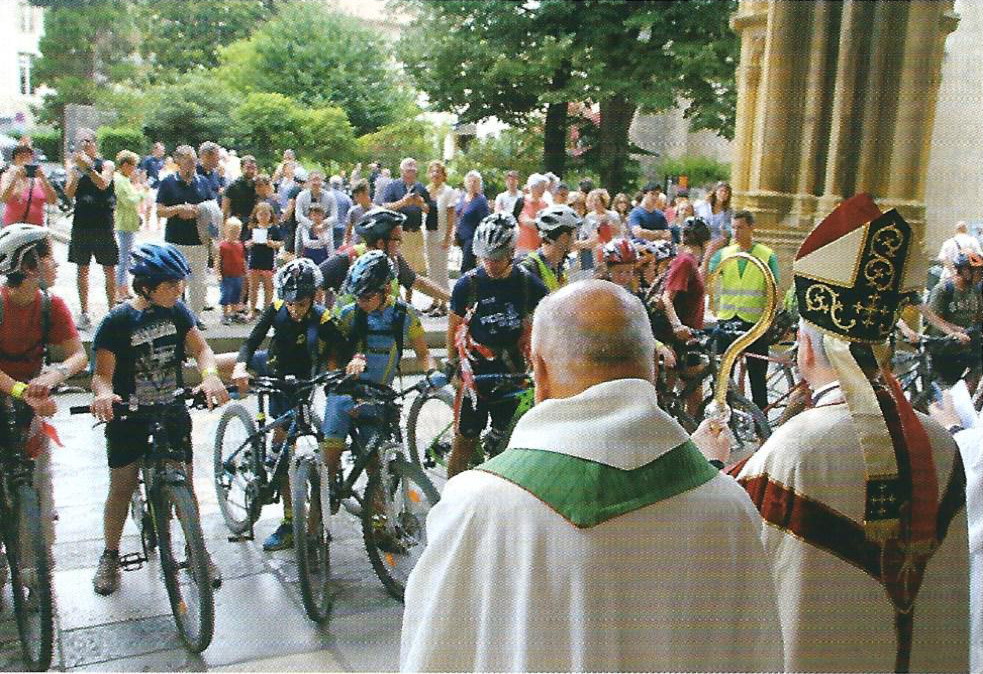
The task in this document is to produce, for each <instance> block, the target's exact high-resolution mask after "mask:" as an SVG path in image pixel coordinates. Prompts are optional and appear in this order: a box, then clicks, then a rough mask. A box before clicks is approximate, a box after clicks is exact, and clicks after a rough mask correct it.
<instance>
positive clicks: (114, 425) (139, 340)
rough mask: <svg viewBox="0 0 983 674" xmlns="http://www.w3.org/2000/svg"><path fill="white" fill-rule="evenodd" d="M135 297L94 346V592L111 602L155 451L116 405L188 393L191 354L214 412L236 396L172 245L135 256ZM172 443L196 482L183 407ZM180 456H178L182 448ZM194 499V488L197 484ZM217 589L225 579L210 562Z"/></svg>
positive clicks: (139, 425)
mask: <svg viewBox="0 0 983 674" xmlns="http://www.w3.org/2000/svg"><path fill="white" fill-rule="evenodd" d="M132 258H133V264H132V265H131V266H130V274H132V275H133V292H134V293H135V295H136V297H134V298H133V299H132V300H130V301H129V302H125V303H123V304H120V305H119V306H117V307H116V308H115V309H113V310H112V311H111V312H109V314H108V315H107V316H106V317H105V318H104V319H103V321H102V323H101V324H100V325H99V329H98V330H96V335H95V338H94V339H93V341H92V350H93V351H94V352H95V354H96V367H95V373H94V374H93V375H92V394H93V400H92V414H93V415H94V416H95V417H96V418H97V419H99V420H100V421H105V422H107V423H106V449H107V451H108V455H109V468H110V471H109V495H108V497H107V499H106V508H105V514H104V523H105V531H104V535H105V542H106V549H105V551H104V552H103V553H102V557H101V558H100V559H99V566H98V568H97V569H96V575H95V578H93V580H92V584H93V587H94V588H95V591H96V593H98V594H103V595H105V594H112V593H113V592H115V591H116V589H117V588H118V587H119V580H120V573H119V541H120V536H121V534H122V533H123V524H124V523H125V522H126V513H127V511H128V510H129V507H130V497H131V496H132V495H133V491H134V490H135V489H136V488H137V485H138V480H139V473H140V459H141V458H142V457H143V455H144V454H145V453H146V452H147V451H148V450H149V449H150V441H149V440H150V428H149V422H147V421H141V420H132V419H127V420H125V421H122V420H119V419H114V418H113V416H114V415H113V404H114V403H121V402H123V401H124V400H127V401H129V400H131V399H132V398H133V397H135V398H136V401H137V402H138V404H154V403H164V402H170V401H172V400H173V399H174V392H175V391H176V390H177V389H179V388H181V387H182V386H184V379H183V375H182V372H181V369H182V366H183V364H184V356H185V354H186V353H188V354H190V355H191V356H193V357H194V359H195V361H196V362H197V363H198V368H199V369H200V370H201V376H202V382H201V390H202V391H203V392H204V394H205V399H206V400H207V401H208V405H209V407H211V406H212V405H213V404H215V403H219V404H222V403H225V402H227V401H228V399H229V395H228V393H227V392H226V390H225V386H224V385H223V384H222V381H221V380H220V379H219V378H218V370H217V369H216V368H215V355H214V354H213V353H212V349H211V347H209V346H208V343H207V342H206V341H205V338H204V336H203V335H202V334H201V331H200V330H199V329H198V328H197V319H196V318H195V316H194V314H193V313H191V311H190V310H189V309H188V308H187V307H186V306H185V305H184V303H183V302H182V301H181V294H182V293H183V292H184V283H185V279H187V278H188V276H190V275H191V267H190V266H189V265H188V260H187V259H186V258H185V257H184V254H182V253H181V252H180V251H179V250H178V249H177V248H175V247H174V246H172V245H170V244H167V243H165V244H153V243H145V244H143V245H142V246H140V247H139V248H138V249H137V250H135V251H134V252H133V253H132ZM167 426H168V429H167V430H168V435H169V436H170V438H172V439H173V440H176V441H177V442H179V443H180V447H181V449H182V450H183V451H184V464H185V465H184V470H185V472H186V473H187V474H188V477H191V450H192V445H191V415H190V414H188V411H187V409H184V408H182V407H177V408H176V410H175V414H174V415H172V416H171V417H170V418H169V419H168V421H167ZM175 449H176V448H175ZM190 484H191V485H192V493H194V491H193V490H194V482H193V481H191V482H190ZM208 571H209V576H210V577H211V580H212V586H213V587H219V586H220V585H221V584H222V576H221V573H220V572H219V570H218V567H217V566H215V564H214V562H212V560H211V557H210V556H209V558H208Z"/></svg>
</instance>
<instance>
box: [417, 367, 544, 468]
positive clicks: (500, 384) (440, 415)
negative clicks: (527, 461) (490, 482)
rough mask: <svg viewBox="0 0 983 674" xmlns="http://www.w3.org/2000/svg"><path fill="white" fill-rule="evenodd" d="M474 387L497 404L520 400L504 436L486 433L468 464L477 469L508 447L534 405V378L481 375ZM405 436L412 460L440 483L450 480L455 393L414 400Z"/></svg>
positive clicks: (447, 391)
mask: <svg viewBox="0 0 983 674" xmlns="http://www.w3.org/2000/svg"><path fill="white" fill-rule="evenodd" d="M474 379H475V383H476V384H477V385H480V386H481V388H482V389H485V390H487V391H488V393H487V394H486V395H487V396H488V397H489V398H491V399H493V400H497V401H503V402H504V401H507V400H513V399H517V400H518V407H517V408H516V410H515V413H514V414H513V415H512V420H511V421H510V422H509V426H508V428H507V429H506V431H505V432H504V433H496V432H495V431H494V430H492V429H488V430H486V431H485V432H484V433H483V434H482V436H481V442H479V443H478V448H477V449H476V450H475V452H474V455H473V456H472V458H471V461H470V462H469V466H470V467H474V466H477V465H478V464H480V463H482V462H483V461H484V460H485V459H486V458H487V459H490V458H492V457H494V456H497V455H498V454H501V453H502V451H504V450H505V448H506V447H507V446H508V444H509V439H510V438H511V437H512V430H513V429H514V428H515V425H516V424H517V423H518V421H519V419H520V418H522V415H523V414H525V413H526V412H527V411H529V409H530V408H531V407H532V406H533V404H534V403H535V390H534V389H533V383H532V377H531V376H529V375H528V374H526V373H519V374H479V375H475V378H474ZM406 436H407V444H408V447H409V455H410V460H411V461H413V462H414V463H415V464H417V465H418V466H420V467H421V468H423V469H425V470H426V471H427V472H429V473H430V474H432V475H434V476H435V477H437V478H439V479H440V480H446V479H447V460H448V458H449V457H450V453H451V442H452V440H453V439H454V390H453V389H452V388H451V387H449V386H445V387H442V388H439V389H436V390H433V391H429V392H426V393H423V394H421V395H419V396H417V397H416V399H414V400H413V404H412V405H410V412H409V415H408V417H407V420H406Z"/></svg>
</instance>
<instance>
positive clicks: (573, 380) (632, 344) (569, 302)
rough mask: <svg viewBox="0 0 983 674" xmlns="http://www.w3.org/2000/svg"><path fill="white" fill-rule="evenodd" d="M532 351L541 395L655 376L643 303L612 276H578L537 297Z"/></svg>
mask: <svg viewBox="0 0 983 674" xmlns="http://www.w3.org/2000/svg"><path fill="white" fill-rule="evenodd" d="M532 351H533V364H534V368H535V370H536V386H537V397H538V395H539V393H538V390H539V388H540V387H541V385H542V384H545V385H546V389H547V390H548V391H549V393H548V394H547V395H546V396H545V397H566V396H568V395H576V394H577V393H579V392H580V391H583V390H585V389H587V388H589V387H591V386H593V385H595V384H599V383H601V382H604V381H611V380H614V379H625V378H639V379H647V380H649V381H651V380H653V379H654V377H655V369H654V368H655V338H654V337H653V336H652V329H651V327H650V325H649V320H648V315H647V314H646V313H645V308H644V307H643V306H642V302H641V300H639V299H638V298H637V297H635V296H634V295H632V294H631V293H629V292H628V291H626V290H625V289H623V288H621V287H620V286H618V285H615V284H614V283H611V282H610V281H600V280H590V281H578V282H577V283H573V284H571V285H568V286H566V287H564V288H561V289H560V290H558V291H556V292H555V293H553V294H551V295H549V296H547V297H546V298H545V299H544V300H543V301H542V302H540V303H539V306H538V307H537V308H536V313H535V316H534V318H533V329H532ZM543 379H545V381H541V380H543ZM561 390H562V391H563V392H564V393H565V395H561V394H560V391H561Z"/></svg>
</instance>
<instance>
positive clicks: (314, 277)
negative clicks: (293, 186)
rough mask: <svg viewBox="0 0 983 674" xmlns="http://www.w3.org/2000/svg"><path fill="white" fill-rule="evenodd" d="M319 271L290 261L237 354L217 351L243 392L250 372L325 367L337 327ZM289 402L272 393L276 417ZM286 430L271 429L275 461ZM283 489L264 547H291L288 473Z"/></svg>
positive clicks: (305, 375)
mask: <svg viewBox="0 0 983 674" xmlns="http://www.w3.org/2000/svg"><path fill="white" fill-rule="evenodd" d="M321 281H322V279H321V271H320V270H319V269H318V267H317V265H316V264H315V263H314V262H313V261H311V260H309V259H307V258H297V259H295V260H291V261H290V262H288V263H287V264H285V265H284V266H283V267H281V268H280V270H279V271H278V272H277V273H276V276H275V277H274V279H273V284H274V286H276V294H277V297H278V298H279V299H277V300H276V301H274V302H273V303H272V304H271V305H270V306H268V307H267V308H266V309H265V310H264V311H263V314H262V315H261V316H260V319H259V322H257V323H256V326H255V327H254V328H253V329H252V332H250V333H249V337H247V338H246V341H245V342H243V344H242V347H241V348H240V349H239V353H238V354H235V353H223V354H221V355H219V356H218V358H217V361H218V368H219V372H221V373H222V375H223V377H231V379H232V381H234V382H235V384H236V386H238V387H239V391H240V392H241V393H243V394H245V393H246V391H247V390H248V388H249V376H250V375H249V371H250V370H251V371H252V372H253V373H255V374H257V375H259V376H270V377H287V376H291V375H292V376H294V377H297V378H298V379H309V378H310V377H312V376H313V375H314V374H315V373H316V372H317V371H319V370H320V369H322V368H323V366H324V364H325V363H326V361H327V355H328V351H329V349H330V348H332V347H334V346H336V345H337V343H338V339H339V338H338V332H337V330H336V329H335V327H334V324H333V323H332V322H331V320H330V318H331V313H330V312H329V311H328V310H326V309H325V308H324V307H323V306H321V305H319V304H316V303H315V302H314V294H315V293H316V292H317V290H318V288H320V287H321ZM270 330H272V331H273V336H272V338H271V339H270V344H269V348H268V349H265V350H263V349H260V348H259V347H260V345H262V343H263V340H265V339H266V336H267V335H268V334H269V333H270ZM290 407H291V401H290V400H287V399H286V397H285V396H283V395H281V394H277V395H272V396H270V409H269V413H270V415H271V417H272V418H274V419H275V418H276V417H278V416H280V415H281V414H283V413H284V412H286V411H287V410H289V409H290ZM286 435H287V431H286V429H284V428H276V429H274V430H273V444H272V446H271V450H272V454H271V456H270V457H268V458H267V460H268V461H271V462H273V461H276V456H277V454H278V453H279V452H280V451H281V450H282V448H283V441H284V438H285V437H286ZM281 480H282V482H281V484H280V494H281V496H282V497H283V519H282V520H281V522H280V525H279V526H278V527H277V529H276V530H275V531H274V532H273V533H272V534H270V535H269V536H268V537H267V538H266V540H265V541H263V549H264V550H266V551H267V552H270V551H273V550H286V549H287V548H291V547H293V543H294V541H293V523H292V522H291V518H292V516H293V509H292V508H291V502H290V489H289V486H288V478H287V476H286V475H284V476H282V478H281Z"/></svg>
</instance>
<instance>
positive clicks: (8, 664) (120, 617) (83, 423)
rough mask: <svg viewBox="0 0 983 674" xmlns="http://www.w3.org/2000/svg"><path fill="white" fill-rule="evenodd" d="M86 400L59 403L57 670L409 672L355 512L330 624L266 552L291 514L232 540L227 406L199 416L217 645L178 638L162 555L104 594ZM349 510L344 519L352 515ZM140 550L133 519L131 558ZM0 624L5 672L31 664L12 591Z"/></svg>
mask: <svg viewBox="0 0 983 674" xmlns="http://www.w3.org/2000/svg"><path fill="white" fill-rule="evenodd" d="M88 399H89V396H88V395H86V394H69V395H64V396H61V397H60V398H59V401H58V402H59V408H60V411H59V413H58V415H57V416H56V417H55V426H56V427H57V429H58V432H59V434H60V436H61V439H62V441H63V443H64V445H65V446H64V447H61V448H58V447H55V448H53V454H52V465H53V470H52V472H53V480H54V488H55V502H56V507H57V511H58V521H57V523H56V542H55V546H54V560H55V565H54V571H55V573H54V584H55V593H56V597H57V600H56V601H57V637H58V638H57V649H56V653H55V660H54V664H53V668H56V669H63V670H79V671H86V670H87V671H184V670H193V671H203V670H206V669H221V670H226V671H285V670H286V671H390V670H394V669H396V668H397V666H398V658H399V630H400V626H401V620H402V604H400V603H399V602H398V601H396V600H394V599H392V598H391V597H390V596H389V595H388V594H387V593H386V591H385V589H384V588H383V587H382V584H381V583H380V581H379V580H378V578H377V577H376V576H375V574H374V573H373V571H372V568H371V565H370V564H369V561H368V558H367V557H366V554H365V550H364V547H363V544H362V537H361V530H360V526H359V523H358V521H357V520H356V519H355V518H354V517H352V516H350V515H347V513H345V515H346V517H343V520H344V521H343V524H342V529H343V530H342V531H340V532H338V534H336V538H335V539H334V543H333V545H332V548H331V557H332V560H331V561H332V572H333V576H334V587H335V591H336V596H335V603H334V610H333V613H332V615H331V616H330V617H329V619H328V620H327V621H326V622H325V624H323V625H318V624H316V623H314V622H312V621H311V620H309V619H308V618H307V616H306V614H305V613H304V609H303V605H302V603H301V599H300V590H299V586H298V581H297V568H296V565H295V563H294V561H293V553H292V551H289V550H286V551H282V552H276V553H265V552H263V550H262V540H263V538H264V537H265V536H266V535H267V534H269V533H270V532H271V531H272V530H273V529H274V528H276V526H277V524H278V523H279V517H280V513H281V512H282V510H281V506H280V505H278V504H273V505H270V506H267V507H266V508H264V510H263V513H262V517H261V519H260V520H259V522H257V525H256V540H255V541H244V542H235V543H233V542H229V541H228V539H227V537H228V531H227V530H226V528H225V524H224V521H223V520H222V516H221V512H220V511H219V507H218V503H217V501H216V496H215V489H214V485H213V482H212V465H211V464H212V446H213V443H214V437H215V429H216V425H217V423H218V420H219V417H220V416H221V411H220V410H214V411H211V412H208V411H201V412H194V420H195V421H194V437H193V440H194V446H195V460H194V482H195V491H196V493H197V494H198V497H199V499H200V507H201V514H202V520H203V528H204V531H205V538H206V545H207V546H208V549H209V551H210V552H211V554H212V556H213V558H214V559H215V561H216V563H217V564H218V565H219V567H220V568H221V569H222V572H223V575H224V582H223V585H222V588H221V589H220V590H218V591H217V592H216V595H215V601H216V618H215V637H214V639H213V641H212V644H211V646H209V648H208V649H207V650H205V652H204V653H202V654H201V655H200V656H199V655H195V654H192V653H190V652H188V651H187V650H186V649H185V648H184V647H183V645H182V644H181V641H180V639H179V637H178V635H177V631H176V628H175V626H174V620H173V618H172V616H171V613H170V608H169V605H168V602H167V593H166V591H165V589H164V585H163V581H162V579H161V576H160V570H159V565H158V563H157V562H156V560H155V559H152V560H151V561H150V562H148V564H147V565H146V566H145V567H144V568H143V569H139V570H134V571H129V572H124V573H123V579H122V586H121V588H120V590H119V591H118V592H116V593H115V594H113V595H111V596H109V597H101V596H99V595H96V594H95V593H94V592H93V590H92V576H93V574H94V573H95V567H96V564H97V562H98V559H99V555H100V554H101V552H102V549H103V543H102V506H103V502H104V499H105V496H106V493H107V490H108V481H109V476H108V469H107V467H106V462H105V440H104V438H103V434H102V430H101V428H96V429H93V428H91V417H81V416H80V417H69V416H68V415H67V409H68V407H69V406H70V405H79V404H83V403H84V402H88ZM343 512H344V511H343ZM139 549H140V540H139V536H138V535H137V531H136V528H135V527H134V525H133V523H132V522H131V521H129V520H128V521H127V524H126V529H125V530H124V539H123V542H122V544H121V546H120V551H121V553H123V554H125V553H128V552H135V551H137V550H139ZM3 604H4V607H5V608H4V612H3V614H2V616H0V670H4V671H16V670H20V669H22V668H23V665H22V664H21V661H20V651H19V643H18V641H17V630H16V626H15V624H14V621H13V617H12V612H11V609H10V606H11V602H10V596H9V592H8V593H6V596H5V597H4V602H3Z"/></svg>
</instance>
